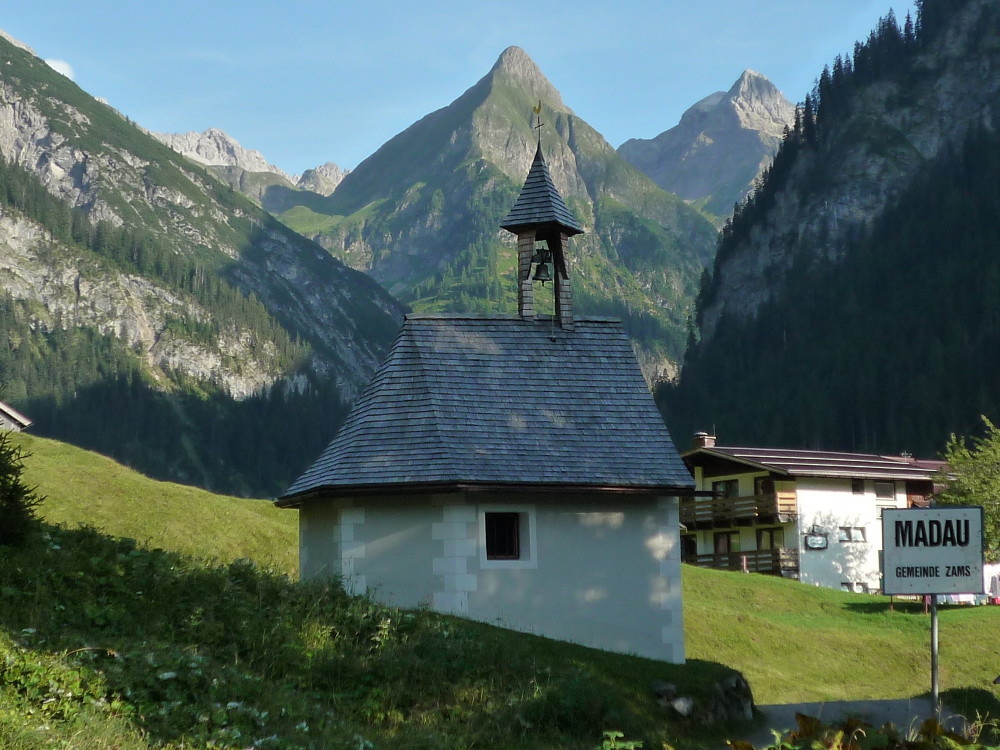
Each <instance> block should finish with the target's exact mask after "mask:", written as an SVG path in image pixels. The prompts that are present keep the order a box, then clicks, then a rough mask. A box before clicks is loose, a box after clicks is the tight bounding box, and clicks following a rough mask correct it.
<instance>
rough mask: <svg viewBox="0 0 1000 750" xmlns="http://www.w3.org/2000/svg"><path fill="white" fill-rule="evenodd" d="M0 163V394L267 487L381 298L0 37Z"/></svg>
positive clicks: (198, 468) (364, 339)
mask: <svg viewBox="0 0 1000 750" xmlns="http://www.w3.org/2000/svg"><path fill="white" fill-rule="evenodd" d="M0 154H2V157H3V158H2V160H0V287H2V291H0V330H2V331H3V332H4V335H5V337H6V339H7V342H8V343H9V346H8V347H0V372H2V374H3V379H4V388H5V399H6V400H9V401H11V402H13V403H14V404H15V405H16V406H17V407H18V408H19V409H21V410H23V411H24V412H25V413H28V414H30V415H31V416H32V419H34V421H35V428H34V429H35V430H36V432H38V433H40V434H43V435H48V436H53V437H58V438H61V439H66V440H69V441H71V442H76V443H78V444H80V445H83V446H85V447H89V448H92V449H96V450H100V451H102V452H105V453H108V454H110V455H113V456H115V457H117V458H119V459H121V460H124V461H127V462H129V463H132V464H133V465H136V466H137V467H139V468H142V469H143V470H144V471H146V472H147V473H151V474H153V475H155V476H159V477H166V478H176V479H181V480H184V481H189V482H196V483H200V484H204V485H206V486H211V487H214V488H216V489H225V490H227V491H230V492H239V493H248V492H253V493H265V492H273V491H275V490H276V489H280V487H281V486H282V485H283V484H284V483H286V482H287V481H288V479H289V478H291V476H293V475H295V474H297V473H298V471H299V470H300V469H301V468H302V464H303V463H305V462H308V461H309V460H310V459H311V458H312V456H313V453H314V452H318V450H319V449H320V448H321V447H322V445H323V444H324V443H325V441H326V440H328V439H329V437H330V433H332V431H333V429H334V428H335V426H336V424H335V423H336V419H337V415H338V414H339V413H341V412H342V411H343V409H344V408H345V404H346V402H347V401H348V400H349V399H350V398H352V397H353V396H354V395H355V394H356V393H357V392H358V390H359V389H360V387H361V386H362V385H363V383H364V382H366V381H367V379H368V377H369V376H370V373H371V372H372V370H373V369H374V366H375V365H376V364H377V362H378V361H379V360H380V359H381V357H382V356H383V354H384V352H385V350H386V348H387V346H388V344H389V343H390V342H391V339H392V337H393V336H394V334H395V332H396V330H397V329H398V326H399V323H400V319H401V313H402V309H401V307H400V306H399V304H398V303H397V302H396V301H395V300H394V299H393V298H392V297H391V296H389V295H388V294H387V293H386V292H385V291H384V290H382V289H381V288H380V287H379V286H378V285H377V284H376V283H375V282H373V281H372V280H371V279H370V278H369V277H367V276H366V275H364V274H361V273H358V272H356V271H353V270H351V269H349V268H346V267H345V266H344V265H343V264H341V263H340V262H338V261H336V260H334V259H333V258H331V257H330V255H329V254H328V253H327V252H325V251H324V250H323V249H322V248H320V247H319V246H318V245H316V244H315V243H313V242H311V241H309V240H307V239H305V238H303V237H301V236H299V235H297V234H295V233H294V232H292V231H290V230H289V229H288V228H287V227H285V226H283V225H282V224H280V223H279V222H277V221H276V220H274V219H273V218H272V217H271V216H269V215H268V214H266V213H265V212H263V211H262V210H260V209H259V208H258V207H256V206H254V205H253V204H252V203H251V202H250V201H248V200H247V199H245V198H244V197H243V196H241V195H239V194H237V193H235V192H234V191H233V190H231V189H230V188H228V187H225V186H224V185H222V184H221V183H220V182H219V181H218V180H217V179H215V178H213V177H212V176H211V175H209V173H208V172H206V171H205V169H204V168H202V167H200V166H198V165H197V164H194V163H192V162H191V161H189V160H188V159H185V158H183V157H181V156H180V155H179V154H177V153H176V152H174V151H173V150H171V149H170V148H168V147H166V146H164V145H163V144H161V143H160V142H158V141H157V140H155V139H154V138H152V137H151V136H149V135H148V134H147V133H146V132H145V131H143V130H142V129H141V128H139V127H137V126H136V125H134V124H133V123H131V122H130V121H128V120H127V119H126V118H124V117H122V116H121V115H120V114H119V113H118V112H116V111H115V110H113V109H112V108H111V107H109V106H107V105H105V104H102V103H100V102H98V101H97V100H95V99H94V98H92V97H91V96H89V95H88V94H87V93H86V92H84V91H82V90H81V89H80V88H79V87H78V86H76V84H74V83H73V82H72V81H70V80H69V79H67V78H65V77H64V76H62V75H60V74H59V73H57V72H55V71H54V70H52V69H51V68H49V66H48V65H46V64H45V63H44V62H43V61H41V60H39V59H38V58H37V57H35V56H33V55H32V54H30V53H29V52H28V51H27V50H24V49H22V48H20V47H18V46H16V45H14V44H11V43H10V42H8V41H6V40H4V39H0ZM321 407H322V408H324V409H326V410H327V411H328V412H329V413H330V414H331V417H330V422H329V423H328V424H326V426H325V428H323V430H322V431H323V432H325V433H326V434H325V435H324V436H320V435H317V434H315V433H316V427H315V426H313V425H315V421H316V420H315V413H316V410H317V409H319V408H321ZM310 420H311V424H310ZM276 441H277V442H276ZM300 453H304V454H305V455H300Z"/></svg>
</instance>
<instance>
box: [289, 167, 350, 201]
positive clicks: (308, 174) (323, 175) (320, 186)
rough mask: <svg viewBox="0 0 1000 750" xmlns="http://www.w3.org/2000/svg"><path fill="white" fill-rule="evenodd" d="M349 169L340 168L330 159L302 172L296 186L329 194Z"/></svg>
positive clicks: (320, 193) (321, 193)
mask: <svg viewBox="0 0 1000 750" xmlns="http://www.w3.org/2000/svg"><path fill="white" fill-rule="evenodd" d="M350 171H351V170H349V169H347V170H344V169H341V168H340V167H338V166H337V165H336V164H334V163H333V162H332V161H328V162H326V164H321V165H320V166H318V167H315V168H314V169H307V170H306V171H305V172H303V173H302V176H301V177H299V179H298V182H297V183H296V187H297V188H299V189H300V190H311V191H312V192H314V193H318V194H319V195H331V194H332V193H333V191H334V190H336V189H337V185H339V184H340V183H341V182H342V181H343V179H344V178H345V177H346V176H347V174H348V173H349V172H350Z"/></svg>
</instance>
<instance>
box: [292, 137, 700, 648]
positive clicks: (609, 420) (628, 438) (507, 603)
mask: <svg viewBox="0 0 1000 750" xmlns="http://www.w3.org/2000/svg"><path fill="white" fill-rule="evenodd" d="M501 226H502V227H503V228H504V229H506V230H508V231H510V232H511V233H513V234H515V235H516V236H517V248H518V259H519V264H518V274H519V279H518V281H519V284H518V314H517V315H489V316H485V315H409V316H407V317H406V320H405V323H404V325H403V328H402V330H401V332H400V333H399V336H398V338H397V339H396V342H395V344H394V345H393V347H392V350H391V351H390V352H389V355H388V357H387V358H386V360H385V362H384V363H383V364H382V365H381V367H380V368H379V369H378V371H377V372H376V374H375V376H374V378H373V380H372V381H371V383H370V384H369V386H368V387H367V389H366V390H365V391H364V393H363V394H362V396H361V397H360V399H359V400H358V402H357V404H356V405H355V407H354V409H353V411H352V412H351V414H350V415H349V416H348V418H347V420H346V422H345V423H344V425H343V427H342V428H341V430H340V431H339V433H338V434H337V436H336V437H335V438H334V440H333V441H332V442H331V443H330V445H329V446H328V447H327V448H326V449H325V450H324V451H323V453H322V454H321V455H320V457H319V458H318V459H317V460H316V462H315V463H314V464H313V465H312V466H311V467H310V468H309V469H308V470H307V471H306V472H305V473H304V474H303V475H302V476H301V477H299V478H298V479H297V480H296V481H295V483H294V484H293V485H292V486H291V487H289V489H288V490H287V491H286V492H285V494H284V495H283V496H282V497H280V498H279V499H278V500H277V504H278V505H279V506H282V507H288V508H297V509H298V510H299V545H300V569H301V575H302V578H303V579H310V578H317V577H324V576H330V577H339V578H341V579H342V580H343V582H344V585H345V587H347V588H348V589H349V590H352V591H354V592H369V593H370V594H371V595H372V596H373V597H375V598H376V599H378V600H381V601H384V602H387V603H391V604H394V605H397V606H401V607H417V606H421V605H424V606H429V607H431V608H432V609H434V610H437V611H440V612H448V613H452V614H458V615H463V616H466V617H470V618H473V619H476V620H481V621H484V622H491V623H495V624H499V625H502V626H504V627H509V628H513V629H516V630H522V631H528V632H532V633H536V634H539V635H544V636H548V637H551V638H558V639H563V640H568V641H574V642H577V643H582V644H585V645H588V646H593V647H597V648H601V649H607V650H613V651H620V652H629V653H636V654H639V655H642V656H647V657H651V658H656V659H662V660H665V661H669V662H675V663H680V662H683V661H684V631H683V618H682V616H681V576H680V545H679V536H678V525H679V510H678V505H679V500H678V497H679V496H680V495H682V494H690V493H691V492H692V491H693V487H694V483H693V480H692V478H691V475H690V473H689V472H688V470H687V468H686V467H685V465H684V463H683V461H682V460H681V458H680V456H679V454H678V453H677V450H676V449H675V447H674V444H673V442H672V440H671V438H670V435H669V433H668V432H667V429H666V427H665V425H664V423H663V419H662V417H661V416H660V413H659V412H658V411H657V408H656V405H655V404H654V402H653V399H652V397H651V395H650V393H649V391H648V388H647V386H646V383H645V381H644V379H643V377H642V373H641V371H640V369H639V364H638V362H637V361H636V358H635V355H634V353H633V350H632V345H631V343H630V341H629V339H628V338H627V336H626V335H625V332H624V329H623V328H622V325H621V323H620V322H619V321H617V320H612V319H606V318H576V317H574V315H573V294H572V287H571V285H570V255H569V252H568V251H569V240H570V238H571V237H572V236H573V235H575V234H579V233H581V232H582V231H583V228H582V227H581V226H580V224H579V223H578V222H577V220H576V219H575V218H574V216H573V214H572V213H571V212H570V211H569V209H568V208H567V206H566V204H565V203H564V201H563V199H562V197H561V196H560V194H559V192H558V191H557V190H556V188H555V185H554V184H553V181H552V178H551V175H550V173H549V169H548V166H547V165H546V163H545V159H544V157H543V155H542V150H541V144H540V143H539V146H538V150H537V151H536V153H535V157H534V161H533V163H532V165H531V169H530V171H529V173H528V177H527V180H526V181H525V184H524V187H523V189H522V190H521V193H520V196H519V197H518V199H517V201H516V203H515V204H514V207H513V208H512V209H511V211H510V213H509V214H508V216H507V217H506V218H505V219H504V220H503V222H502V224H501ZM532 271H534V272H532ZM546 281H551V282H552V283H553V298H554V302H553V303H552V306H553V307H554V309H553V310H552V313H553V314H552V315H540V314H536V309H535V307H536V305H535V303H536V299H535V294H534V292H535V284H537V283H542V284H544V283H545V282H546Z"/></svg>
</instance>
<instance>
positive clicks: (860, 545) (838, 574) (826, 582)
mask: <svg viewBox="0 0 1000 750" xmlns="http://www.w3.org/2000/svg"><path fill="white" fill-rule="evenodd" d="M796 484H797V500H798V509H799V533H798V543H799V580H801V581H802V582H803V583H810V584H815V585H818V586H827V587H830V588H841V587H842V585H843V584H845V583H850V584H864V585H865V586H867V587H868V588H869V589H870V590H873V591H874V590H877V589H879V588H880V586H881V583H880V579H879V552H880V551H881V550H882V517H881V512H882V511H881V508H882V506H885V507H889V506H892V507H898V508H905V507H906V488H905V483H904V482H896V494H895V499H894V500H893V501H889V500H888V499H887V500H885V501H878V502H876V498H875V489H874V483H873V482H872V481H871V480H866V481H865V492H864V494H857V495H855V494H853V493H852V492H851V480H850V479H837V478H810V477H804V478H800V479H798V481H797V483H796ZM814 525H815V526H816V527H817V528H818V530H820V531H823V532H825V533H826V534H827V535H828V536H827V539H828V542H829V543H828V546H827V548H826V549H825V550H810V549H806V548H805V545H804V538H805V537H804V535H805V533H806V532H807V531H808V530H809V529H811V528H812V527H813V526H814ZM842 526H846V527H857V528H863V529H864V530H865V541H864V542H842V541H840V540H839V538H838V537H839V530H840V527H842ZM785 542H786V544H791V542H792V540H790V539H786V540H785Z"/></svg>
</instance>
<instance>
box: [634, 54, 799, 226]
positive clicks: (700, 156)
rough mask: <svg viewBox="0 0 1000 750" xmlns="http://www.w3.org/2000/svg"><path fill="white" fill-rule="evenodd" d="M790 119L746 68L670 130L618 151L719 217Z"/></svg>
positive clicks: (748, 183)
mask: <svg viewBox="0 0 1000 750" xmlns="http://www.w3.org/2000/svg"><path fill="white" fill-rule="evenodd" d="M794 122H795V107H794V106H793V105H792V103H791V102H789V101H788V100H787V99H785V97H784V96H782V94H781V92H780V91H778V89H777V88H776V87H775V86H774V84H773V83H771V82H770V81H769V80H768V79H767V78H765V77H764V76H763V75H761V74H760V73H755V72H754V71H752V70H745V71H743V74H742V75H741V76H740V77H739V79H738V80H737V81H736V83H734V84H733V86H732V87H731V88H730V89H729V91H725V92H724V91H718V92H716V93H714V94H711V95H709V96H706V97H705V98H704V99H702V100H701V101H699V102H697V103H696V104H694V105H693V106H691V107H690V108H689V109H688V110H687V111H686V112H685V113H684V114H683V115H681V120H680V122H679V123H678V124H677V125H675V126H674V127H672V128H671V129H670V130H666V131H664V132H662V133H660V134H659V135H658V136H656V137H655V138H652V139H649V140H645V139H642V138H633V139H631V140H628V141H625V143H623V144H622V145H621V146H619V147H618V153H619V154H620V155H621V156H622V158H623V159H625V160H626V161H627V162H629V163H630V164H632V165H633V166H635V167H637V168H638V169H640V170H642V171H643V172H644V173H645V174H647V175H649V177H650V178H651V179H652V180H653V182H655V183H656V184H657V185H659V186H660V187H662V188H663V189H664V190H668V191H670V192H671V193H676V194H677V195H679V196H680V197H681V198H683V199H684V200H686V201H689V202H691V203H694V204H695V205H698V206H700V207H702V208H703V209H704V210H705V211H707V212H708V213H710V214H712V215H714V216H719V217H722V218H723V219H724V218H725V217H728V216H729V215H730V214H731V213H732V210H733V206H734V205H735V204H736V203H739V202H740V201H742V200H743V199H744V198H745V197H746V195H747V193H749V192H750V190H751V188H752V187H753V183H754V180H756V179H757V177H758V176H759V175H760V173H761V171H762V170H763V169H764V167H766V166H767V165H768V164H769V163H770V161H771V158H772V157H773V156H774V154H775V152H776V151H777V150H778V146H779V145H780V144H781V139H782V136H783V134H784V132H785V129H786V128H791V127H792V125H793V124H794Z"/></svg>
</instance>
